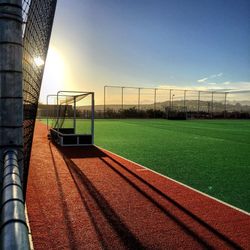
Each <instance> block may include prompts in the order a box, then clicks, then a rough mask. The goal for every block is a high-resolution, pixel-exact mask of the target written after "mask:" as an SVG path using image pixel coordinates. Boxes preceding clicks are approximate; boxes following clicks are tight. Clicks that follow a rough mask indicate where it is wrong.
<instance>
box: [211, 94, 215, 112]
mask: <svg viewBox="0 0 250 250" xmlns="http://www.w3.org/2000/svg"><path fill="white" fill-rule="evenodd" d="M213 112H214V92H212V100H211V116H213Z"/></svg>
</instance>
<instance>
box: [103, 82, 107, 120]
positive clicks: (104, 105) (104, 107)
mask: <svg viewBox="0 0 250 250" xmlns="http://www.w3.org/2000/svg"><path fill="white" fill-rule="evenodd" d="M106 87H107V86H104V91H103V92H104V98H103V101H104V103H103V117H104V118H105V117H106V115H105V114H106Z"/></svg>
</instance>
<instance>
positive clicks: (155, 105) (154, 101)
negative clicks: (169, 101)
mask: <svg viewBox="0 0 250 250" xmlns="http://www.w3.org/2000/svg"><path fill="white" fill-rule="evenodd" d="M156 91H157V89H156V88H155V89H154V111H156Z"/></svg>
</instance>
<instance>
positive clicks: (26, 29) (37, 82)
mask: <svg viewBox="0 0 250 250" xmlns="http://www.w3.org/2000/svg"><path fill="white" fill-rule="evenodd" d="M56 3H57V1H56V0H42V1H41V0H23V1H22V15H23V107H24V118H23V119H24V120H23V129H24V169H23V183H24V185H23V186H24V190H26V185H27V178H28V172H29V160H30V153H31V146H32V140H33V133H34V126H35V119H36V114H37V107H38V99H39V94H40V88H41V83H42V77H43V71H44V66H45V61H46V56H47V51H48V47H49V41H50V36H51V30H52V24H53V19H54V14H55V8H56ZM24 193H25V192H24Z"/></svg>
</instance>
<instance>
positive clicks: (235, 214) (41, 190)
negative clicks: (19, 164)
mask: <svg viewBox="0 0 250 250" xmlns="http://www.w3.org/2000/svg"><path fill="white" fill-rule="evenodd" d="M27 209H28V216H29V221H30V227H31V232H32V237H33V243H34V247H35V249H213V248H214V249H241V248H242V249H249V248H250V238H249V232H250V216H249V215H247V214H244V213H241V212H239V211H237V210H235V209H233V208H230V207H228V206H225V205H223V204H222V203H219V202H217V201H215V200H213V199H211V198H208V197H206V196H204V195H201V194H199V193H197V192H195V191H193V190H191V189H189V188H186V187H184V186H182V185H180V184H178V183H176V182H174V181H172V180H169V179H167V178H164V177H162V176H159V175H157V174H155V173H153V172H151V171H149V170H147V169H144V168H142V167H141V166H138V165H136V164H134V163H131V162H129V161H127V160H125V159H122V158H120V157H118V156H116V155H113V154H111V153H109V152H106V151H104V150H100V149H98V148H96V147H88V148H78V149H73V148H63V149H62V148H57V147H56V146H54V145H53V144H51V143H50V142H49V141H48V140H47V130H46V126H45V125H43V124H41V123H37V124H36V129H35V139H34V142H33V149H32V157H31V165H30V175H29V182H28V191H27Z"/></svg>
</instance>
